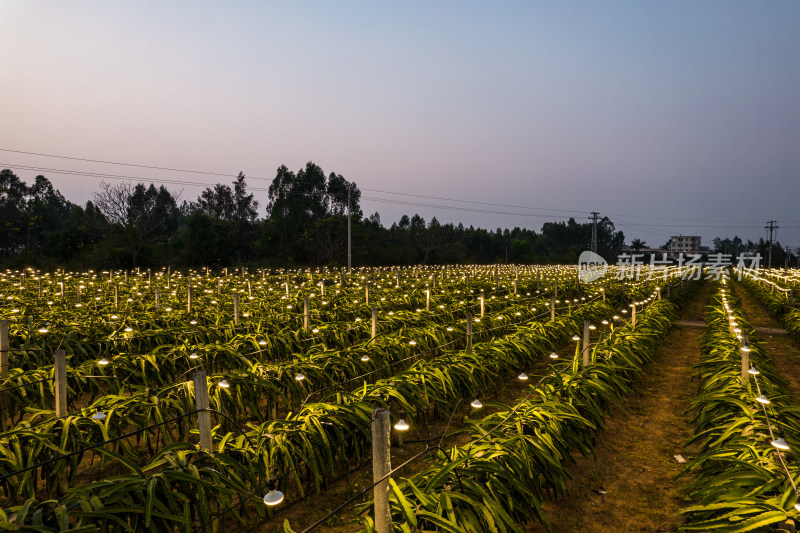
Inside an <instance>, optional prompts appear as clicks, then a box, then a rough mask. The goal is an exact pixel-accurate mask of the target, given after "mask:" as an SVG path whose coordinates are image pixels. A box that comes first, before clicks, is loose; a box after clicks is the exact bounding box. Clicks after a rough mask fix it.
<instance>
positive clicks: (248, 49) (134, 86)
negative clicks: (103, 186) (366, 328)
mask: <svg viewBox="0 0 800 533" xmlns="http://www.w3.org/2000/svg"><path fill="white" fill-rule="evenodd" d="M798 28H800V3H798V2H795V1H771V2H751V1H748V2H739V1H731V0H725V1H715V2H712V1H704V2H694V1H692V2H594V1H592V2H548V3H534V2H504V3H488V2H438V3H432V2H391V3H390V2H327V1H326V2H234V3H221V2H197V1H192V2H188V1H186V2H179V1H178V2H155V1H137V2H127V3H123V2H100V1H83V2H81V1H78V2H57V1H52V2H44V1H31V2H22V1H18V2H3V3H0V66H2V69H3V81H2V82H0V110H1V111H2V113H1V114H0V116H2V127H1V128H0V148H2V149H10V150H20V151H27V152H38V153H43V154H56V155H64V156H71V157H79V158H88V159H98V160H106V161H116V162H128V163H136V164H142V165H153V166H162V167H170V168H180V169H192V170H200V171H205V172H219V173H226V174H230V175H231V177H233V176H234V175H235V174H236V173H238V172H239V171H240V170H241V171H244V172H245V174H246V175H247V176H250V177H253V178H264V179H266V181H260V180H256V179H251V180H250V181H249V184H250V185H251V186H253V187H267V186H268V184H269V180H271V179H272V178H273V177H274V176H275V170H276V169H277V167H278V166H279V165H281V164H286V165H287V166H288V167H289V168H291V169H293V170H297V169H299V168H301V167H302V166H303V165H305V163H306V161H309V160H313V161H314V162H316V163H317V164H319V165H320V166H321V167H322V168H323V170H325V171H326V173H329V172H331V171H335V172H337V173H340V174H342V175H344V177H345V178H347V179H349V180H354V181H356V182H357V183H358V185H359V187H360V188H361V189H362V194H363V197H364V199H363V201H362V208H363V209H364V212H365V213H366V214H370V213H373V212H375V211H378V212H379V213H380V215H381V218H382V221H383V223H384V224H385V225H390V224H391V223H392V222H394V221H396V220H397V219H398V218H399V217H400V216H401V215H402V214H404V213H407V214H409V215H410V214H413V213H415V212H417V213H419V214H420V215H422V216H423V217H424V218H425V219H426V220H430V219H431V217H433V216H436V217H437V219H438V220H439V221H440V222H455V223H457V222H463V223H464V224H465V225H474V226H483V227H489V228H496V227H514V226H520V227H528V228H532V229H535V230H537V231H538V230H539V229H540V227H541V224H542V222H544V221H546V220H553V219H563V217H565V216H566V217H568V216H575V217H576V218H577V219H580V220H584V219H585V218H586V217H588V213H589V211H599V212H601V213H602V214H605V215H608V216H610V217H611V218H612V220H613V221H614V222H615V223H616V224H617V227H618V229H622V230H623V231H624V232H625V234H626V240H628V241H630V240H631V239H632V238H635V237H638V238H641V239H643V240H645V241H646V242H647V243H648V244H649V245H653V246H658V245H661V244H663V243H664V242H665V241H666V240H667V239H668V238H669V235H672V234H678V233H682V234H699V235H702V236H703V240H704V244H709V241H710V239H711V238H712V237H714V236H717V235H719V236H731V237H732V236H733V235H734V234H738V235H740V236H742V237H744V238H750V239H753V240H757V239H758V238H759V237H761V236H764V235H765V231H764V229H763V226H764V225H765V223H766V221H767V220H771V219H773V220H777V221H778V225H779V226H780V229H779V230H778V233H777V237H778V239H779V240H781V241H782V243H783V244H789V245H791V246H793V247H796V246H800V212H798V210H797V205H798V198H800V194H798V192H799V191H798V189H800V186H798V183H800V31H798ZM21 165H27V166H29V167H36V168H48V169H57V170H73V171H75V170H77V171H80V172H87V173H88V172H91V173H99V174H104V173H106V174H115V175H125V176H132V177H135V179H136V180H138V181H145V182H150V181H158V180H182V181H189V182H193V183H198V182H202V183H208V184H213V183H216V182H217V181H221V180H222V181H230V180H228V179H226V178H221V177H218V176H212V175H204V174H188V173H176V172H162V171H155V170H149V169H142V168H135V167H122V166H116V165H103V164H93V163H88V162H80V161H72V160H65V159H54V158H48V157H42V156H32V155H24V154H19V153H13V152H8V151H0V168H12V169H13V170H15V172H16V173H17V174H18V175H19V176H20V177H22V178H23V179H24V180H26V181H28V182H29V183H30V182H31V181H32V180H33V178H34V177H35V176H36V175H37V174H44V175H46V176H47V177H48V178H50V179H51V180H52V181H53V183H54V184H55V185H56V186H57V187H58V188H59V189H60V190H61V191H62V193H64V195H65V196H66V197H67V198H68V199H69V200H71V201H73V202H78V203H83V202H85V201H86V200H87V199H89V198H90V195H91V192H92V191H93V190H95V189H96V188H97V184H98V182H99V181H100V178H98V177H91V176H76V175H66V174H56V173H55V171H53V170H51V171H42V170H38V171H37V170H29V169H24V168H23V167H22V166H21ZM168 186H169V187H170V188H171V189H175V190H181V189H182V190H183V196H182V197H183V198H184V199H188V200H193V199H194V198H196V197H197V195H198V194H199V193H200V191H201V190H202V187H200V186H195V185H168ZM379 191H392V192H396V193H402V194H387V193H385V192H379ZM256 193H257V195H258V196H259V197H260V198H259V200H260V201H261V204H262V207H264V206H266V203H267V200H266V192H265V191H256ZM411 194H413V195H422V196H434V197H440V198H445V199H456V200H466V201H471V202H475V203H458V202H452V201H446V200H441V199H426V198H421V197H418V196H409V195H411ZM376 199H384V200H389V202H385V201H384V202H379V201H377V200H376ZM409 203H410V204H428V205H435V206H438V207H425V206H422V205H407V204H409ZM490 204H503V205H504V206H499V205H490ZM445 206H449V207H458V208H461V209H466V210H454V209H445V208H444V207H445ZM506 206H516V207H506ZM511 213H514V214H511ZM262 214H263V209H262Z"/></svg>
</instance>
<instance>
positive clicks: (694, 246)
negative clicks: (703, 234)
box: [669, 235, 708, 254]
mask: <svg viewBox="0 0 800 533" xmlns="http://www.w3.org/2000/svg"><path fill="white" fill-rule="evenodd" d="M669 251H670V252H672V253H673V254H680V253H702V252H705V251H708V248H707V247H706V248H705V249H704V247H702V246H700V236H699V235H673V236H672V237H670V238H669Z"/></svg>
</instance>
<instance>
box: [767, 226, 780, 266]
mask: <svg viewBox="0 0 800 533" xmlns="http://www.w3.org/2000/svg"><path fill="white" fill-rule="evenodd" d="M775 222H776V221H775V220H770V221H769V222H767V224H769V225H768V226H764V229H768V230H769V253H768V257H769V259H768V260H767V268H772V231H773V230H776V229H778V226H776V225H775Z"/></svg>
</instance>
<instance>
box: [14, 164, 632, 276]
mask: <svg viewBox="0 0 800 533" xmlns="http://www.w3.org/2000/svg"><path fill="white" fill-rule="evenodd" d="M360 199H361V191H360V190H359V189H358V187H357V185H356V184H355V183H354V182H351V181H347V180H346V179H344V177H342V175H341V174H336V173H331V174H329V175H327V176H326V175H325V173H324V172H323V170H322V169H321V168H320V167H319V166H318V165H316V164H314V163H311V162H309V163H308V164H306V166H305V167H304V168H302V169H300V170H298V171H297V172H293V171H291V170H289V169H288V168H286V166H281V167H280V168H279V169H278V171H277V173H276V176H275V178H274V179H273V180H272V183H271V184H270V186H269V190H268V193H267V197H266V198H265V199H264V200H265V205H264V207H265V208H266V213H265V216H263V217H260V216H259V213H260V212H259V206H260V202H259V201H258V200H257V199H256V198H255V195H254V194H253V193H248V190H247V184H246V177H245V176H244V174H242V173H240V174H239V176H238V177H237V178H236V179H235V180H234V181H233V182H232V183H231V184H217V185H215V186H213V187H209V188H207V189H205V190H204V191H203V192H202V193H201V194H200V195H199V196H198V197H197V198H196V199H195V200H193V201H187V200H181V199H180V197H179V195H176V194H175V193H173V192H171V191H169V190H167V189H166V188H165V187H164V186H163V185H162V186H160V187H156V186H155V185H153V184H150V185H145V184H143V183H139V184H136V185H134V184H132V183H130V182H118V183H113V184H112V183H106V182H102V183H101V184H100V188H99V190H98V191H96V192H95V193H94V194H93V199H92V200H91V201H89V202H87V203H86V205H85V206H79V205H76V204H73V203H72V202H69V201H68V200H66V199H65V198H64V197H63V196H62V194H61V193H60V192H59V191H58V190H56V189H54V188H53V186H52V184H51V183H50V181H49V180H48V179H47V178H46V177H44V176H37V177H36V179H35V181H34V183H33V184H32V185H30V186H29V185H27V184H26V183H25V182H24V181H23V180H21V179H20V178H19V177H18V176H16V175H15V174H14V173H13V172H12V171H11V170H8V169H5V170H2V171H0V260H2V262H3V264H4V266H5V267H12V266H16V267H19V266H31V265H35V266H40V267H55V266H64V267H68V268H130V267H137V266H138V267H155V266H161V265H167V264H169V265H173V266H183V267H189V266H201V265H209V266H235V265H240V264H253V265H255V264H258V265H275V266H286V265H297V266H321V265H327V266H338V265H346V264H347V211H348V205H349V206H350V213H351V232H352V261H353V265H354V266H358V265H387V264H395V265H405V264H420V263H422V264H444V263H447V264H453V263H493V262H514V263H573V262H575V261H576V260H577V257H578V255H579V254H580V252H581V251H583V250H586V249H587V248H588V247H589V243H590V240H591V232H592V228H591V224H590V223H580V224H579V223H577V222H576V221H575V220H574V219H570V220H569V221H567V222H548V223H545V224H544V225H543V226H542V229H541V232H540V233H536V232H534V231H532V230H528V229H521V228H514V229H512V230H509V229H504V230H501V229H500V228H498V229H496V230H495V231H491V230H486V229H481V228H473V227H472V226H470V227H468V228H467V227H464V226H463V225H461V224H458V225H453V224H440V223H439V222H438V221H437V220H436V218H433V219H431V220H430V221H428V222H426V221H425V220H424V219H423V218H422V217H420V216H419V215H414V216H411V217H409V216H406V215H404V216H403V217H402V218H401V219H400V220H399V221H398V222H396V223H392V225H391V226H390V227H385V226H384V225H383V224H382V223H381V219H380V216H379V214H378V213H374V214H372V215H370V216H368V217H365V216H364V215H363V213H362V211H361V207H360ZM348 202H349V203H348ZM261 213H263V211H261ZM597 237H598V252H599V253H600V254H601V255H603V256H605V257H608V258H613V257H616V256H617V255H618V253H619V250H620V248H621V247H622V244H623V242H624V235H623V233H622V232H620V231H616V230H615V228H614V224H613V223H612V222H611V221H610V220H608V218H603V219H602V220H601V221H600V222H599V223H598V228H597Z"/></svg>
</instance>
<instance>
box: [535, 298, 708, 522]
mask: <svg viewBox="0 0 800 533" xmlns="http://www.w3.org/2000/svg"><path fill="white" fill-rule="evenodd" d="M710 290H711V284H710V283H707V284H705V285H703V286H702V287H701V288H700V289H699V290H698V292H697V294H696V295H695V296H694V298H693V300H692V301H691V302H689V304H688V305H687V306H686V307H685V308H684V309H683V311H682V313H681V319H682V320H684V321H692V322H697V321H702V320H703V311H704V307H705V304H706V302H707V300H708V296H709V294H710ZM700 331H701V330H700V329H699V328H695V327H676V328H674V329H673V330H672V331H671V332H670V333H669V334H668V335H667V336H666V337H665V339H664V340H663V342H662V347H661V350H660V352H659V353H658V355H657V356H656V358H655V360H654V363H653V365H652V367H651V368H650V369H649V371H648V373H647V375H646V376H645V378H644V379H643V380H642V381H641V382H640V383H639V384H637V386H636V388H637V392H636V393H634V394H631V395H629V396H628V397H627V398H625V401H624V404H623V405H621V406H619V407H617V408H615V409H614V410H613V411H612V412H611V413H610V415H609V416H607V417H606V430H605V432H603V433H602V434H600V435H598V438H597V446H596V449H595V452H596V458H593V457H582V456H576V465H574V466H572V467H570V468H569V473H570V475H571V476H572V480H571V482H570V483H569V489H570V494H569V496H567V497H566V498H564V499H562V500H560V501H553V502H545V503H544V505H543V507H544V510H545V513H546V515H547V516H548V518H549V522H550V531H555V532H577V531H580V532H598V533H599V532H603V533H608V532H614V533H616V532H623V531H648V532H654V531H672V530H674V529H675V528H676V527H677V526H678V525H679V524H680V523H681V515H680V509H681V508H682V507H685V506H686V505H688V503H689V502H687V501H686V500H685V499H684V497H683V496H682V495H681V493H680V491H679V484H680V481H679V482H675V481H673V477H674V476H675V475H676V474H678V473H680V472H681V471H682V470H683V466H682V465H681V464H679V463H678V462H677V461H676V460H675V458H674V456H675V455H678V454H680V455H681V456H683V457H684V458H688V457H689V456H690V455H692V450H691V449H687V448H686V447H685V445H686V443H687V442H688V441H689V439H690V438H691V436H692V433H693V428H692V426H691V424H690V422H691V415H690V414H684V412H685V411H686V409H687V408H688V407H689V402H690V400H691V398H692V397H693V396H694V395H695V393H696V390H697V384H696V382H693V373H694V372H693V365H694V364H695V363H697V361H698V360H699V353H700V349H699V336H700ZM600 491H605V492H606V494H604V495H601V494H600ZM547 530H548V529H547V527H546V526H545V525H544V524H539V523H535V524H529V525H528V527H527V531H528V532H530V533H543V532H546V531H547Z"/></svg>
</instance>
